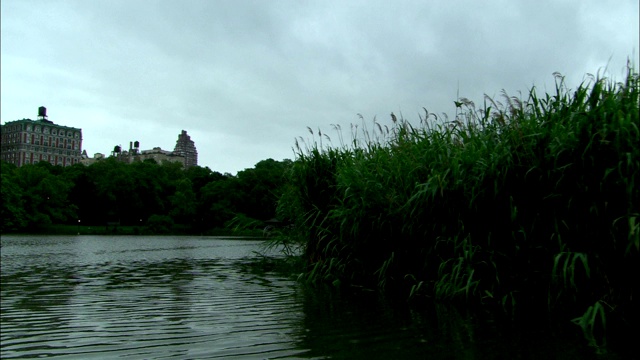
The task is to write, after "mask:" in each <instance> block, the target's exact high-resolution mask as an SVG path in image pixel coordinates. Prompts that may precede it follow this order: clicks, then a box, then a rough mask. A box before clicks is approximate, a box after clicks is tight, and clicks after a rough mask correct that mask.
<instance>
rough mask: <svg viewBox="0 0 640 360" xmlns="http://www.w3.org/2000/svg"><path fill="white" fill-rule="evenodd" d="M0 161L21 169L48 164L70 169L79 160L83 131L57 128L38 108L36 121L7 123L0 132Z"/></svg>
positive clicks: (26, 120) (62, 127)
mask: <svg viewBox="0 0 640 360" xmlns="http://www.w3.org/2000/svg"><path fill="white" fill-rule="evenodd" d="M0 141H1V143H0V159H2V160H4V161H6V162H8V163H11V164H15V165H16V166H22V165H25V164H35V163H38V162H40V161H47V162H50V163H51V164H53V165H61V166H70V165H73V164H78V163H80V160H81V159H82V129H79V128H74V127H69V126H64V125H57V124H54V123H53V122H52V121H50V120H48V119H47V109H46V108H45V107H44V106H41V107H40V108H38V118H37V120H31V119H22V120H15V121H9V122H7V123H6V124H4V125H2V126H1V130H0Z"/></svg>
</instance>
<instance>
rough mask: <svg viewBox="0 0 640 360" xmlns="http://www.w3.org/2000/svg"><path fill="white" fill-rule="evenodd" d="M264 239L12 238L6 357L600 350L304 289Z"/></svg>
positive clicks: (5, 258) (449, 355) (4, 290)
mask: <svg viewBox="0 0 640 360" xmlns="http://www.w3.org/2000/svg"><path fill="white" fill-rule="evenodd" d="M260 245H261V241H258V240H250V239H230V238H219V237H99V236H59V237H58V236H45V237H19V236H2V248H1V251H2V279H1V280H2V281H1V294H0V295H1V298H2V303H1V325H2V333H1V353H0V357H2V358H3V359H10V358H36V357H48V356H64V357H66V358H77V359H86V358H99V359H105V358H130V359H136V358H139V359H149V358H154V359H160V358H177V359H203V358H234V357H235V358H242V359H245V358H257V359H264V358H344V359H354V358H355V359H405V358H430V359H494V358H495V359H501V358H521V359H536V358H574V357H577V356H585V354H589V353H588V352H586V349H584V348H582V347H580V346H578V345H576V344H572V345H570V346H566V345H567V343H566V342H564V343H563V344H564V346H558V345H556V344H558V342H555V343H554V342H553V341H552V340H553V339H552V337H551V336H549V335H548V334H543V335H540V338H539V339H536V338H535V336H534V338H532V337H531V336H526V337H522V336H520V337H519V336H516V335H513V334H509V333H508V332H504V333H499V332H498V330H496V327H491V326H487V324H483V325H478V323H477V322H473V321H469V319H468V318H464V317H462V316H461V315H460V314H459V313H457V312H455V311H452V310H447V308H446V307H438V308H431V309H426V310H421V311H418V310H415V309H410V308H408V307H407V306H406V304H403V303H400V304H397V303H394V302H392V301H386V300H383V299H380V297H379V296H378V295H377V294H375V293H372V292H360V293H356V294H340V293H337V292H335V291H329V290H327V289H321V288H320V289H313V288H308V287H303V286H301V285H300V284H298V283H296V282H295V281H293V280H291V279H289V278H288V277H286V276H284V275H282V274H278V273H275V272H273V271H256V268H257V267H256V266H255V264H256V262H257V261H256V258H257V257H256V255H255V251H257V250H259V249H260ZM479 326H481V327H479ZM479 329H482V330H479ZM529 335H531V334H529ZM549 355H551V356H549Z"/></svg>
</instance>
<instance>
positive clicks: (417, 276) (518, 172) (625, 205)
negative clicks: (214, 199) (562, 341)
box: [279, 68, 640, 343]
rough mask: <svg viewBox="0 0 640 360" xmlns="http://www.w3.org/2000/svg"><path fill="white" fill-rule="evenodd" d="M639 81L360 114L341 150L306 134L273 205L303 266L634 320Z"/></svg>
mask: <svg viewBox="0 0 640 360" xmlns="http://www.w3.org/2000/svg"><path fill="white" fill-rule="evenodd" d="M638 85H639V78H638V74H637V73H636V72H635V71H633V69H631V68H629V71H628V75H627V77H626V79H625V81H624V82H622V83H615V82H613V81H610V80H607V79H591V81H590V82H585V83H583V84H581V85H580V86H579V87H578V88H577V89H575V90H571V89H568V88H567V87H566V86H565V84H564V79H563V78H562V77H561V76H560V75H558V74H556V88H555V92H554V93H552V94H544V95H542V96H540V95H538V94H537V91H536V89H535V88H533V89H531V90H530V91H529V92H528V95H527V97H526V98H525V99H521V98H516V97H510V96H508V95H507V94H503V97H502V98H501V99H500V101H497V100H494V99H490V98H486V99H485V104H484V106H483V107H482V108H481V109H478V108H476V107H475V106H474V104H473V103H472V102H471V101H469V100H467V99H458V101H456V102H455V104H456V109H457V111H456V114H455V117H454V119H453V120H452V121H449V120H448V119H447V118H446V117H438V116H436V115H435V114H431V113H429V112H428V111H426V110H425V114H424V116H422V117H420V119H419V123H417V124H412V123H410V122H409V121H408V120H406V119H404V118H398V117H396V116H395V115H393V114H392V115H391V117H392V119H391V121H392V123H391V125H390V126H383V125H382V124H381V123H379V122H378V121H376V120H375V119H374V120H373V122H372V123H371V124H368V125H367V124H366V122H365V121H364V120H363V122H362V124H361V125H359V126H355V125H354V126H352V129H351V140H350V141H349V142H346V141H345V140H344V136H343V135H342V132H341V129H340V128H339V127H338V126H335V130H337V133H338V144H337V145H334V144H333V143H332V142H331V139H330V137H329V136H327V135H326V134H322V133H320V132H319V131H318V133H317V134H314V132H313V131H312V130H311V129H309V131H310V133H311V135H312V137H313V139H312V140H303V139H302V138H300V139H299V140H298V141H296V153H297V158H296V161H295V163H294V166H293V168H292V170H291V174H290V182H289V185H288V189H287V191H286V192H285V194H284V196H283V197H282V199H281V201H280V205H279V213H280V216H282V217H287V218H290V219H292V220H293V221H294V223H295V227H293V229H292V230H291V232H290V233H289V238H288V240H287V241H289V242H292V243H297V244H300V245H301V246H303V247H304V251H303V253H304V255H303V257H304V259H305V260H306V263H307V270H306V271H305V272H304V274H303V276H302V277H303V278H305V279H307V280H309V281H312V282H318V281H324V282H330V283H334V284H342V285H345V284H352V285H358V286H365V287H372V288H374V287H380V288H385V289H386V288H388V289H404V290H405V291H406V292H407V295H411V296H412V297H414V298H422V297H432V298H436V299H439V300H442V301H449V302H456V303H461V304H469V305H473V306H481V307H490V308H499V309H502V310H503V311H504V313H505V314H508V315H509V316H511V317H513V318H523V317H533V316H535V315H534V314H538V313H541V312H542V313H548V314H556V315H558V316H567V315H560V314H568V316H569V318H574V317H575V322H576V323H577V324H579V325H580V326H581V328H582V329H583V330H584V331H585V335H587V337H589V336H591V337H592V338H594V336H595V335H594V334H595V333H599V332H600V331H601V330H602V328H604V325H605V323H606V324H607V325H608V324H609V323H610V322H609V321H606V319H607V318H610V319H615V320H616V321H617V323H619V324H627V325H630V324H631V322H633V323H634V324H635V325H636V326H637V321H638V311H637V310H636V307H635V306H634V304H633V298H634V297H635V298H638V296H640V294H638V286H637V285H635V284H638V283H640V280H639V279H638V277H639V275H640V258H639V257H640V256H639V253H640V196H639V191H640V190H639V189H640V130H639V128H640V121H639V118H638V111H639V107H638V104H639V102H638V101H639V86H638ZM327 144H328V145H327ZM630 281H632V283H630ZM594 343H596V342H595V340H594Z"/></svg>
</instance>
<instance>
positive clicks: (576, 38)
mask: <svg viewBox="0 0 640 360" xmlns="http://www.w3.org/2000/svg"><path fill="white" fill-rule="evenodd" d="M0 4H1V5H0V6H1V12H0V14H1V21H0V23H1V26H2V28H1V36H2V39H1V43H0V44H1V45H0V46H1V51H2V53H1V62H0V64H1V86H2V88H1V101H0V104H1V117H0V119H1V121H2V123H3V124H4V123H6V122H8V121H12V120H18V119H22V118H31V119H35V118H36V116H37V109H38V106H41V105H44V106H46V107H47V110H48V115H49V119H50V120H52V121H53V122H55V123H56V124H61V125H67V126H73V127H79V128H82V130H83V137H84V142H83V149H86V150H87V152H88V153H89V154H90V155H93V154H94V153H96V152H101V153H107V154H108V153H109V152H110V151H111V150H112V149H113V147H114V145H119V144H121V145H123V147H125V148H128V145H129V142H130V141H136V140H138V141H140V143H141V146H140V147H141V149H143V150H145V149H151V148H153V147H156V146H159V147H161V148H163V149H165V150H173V147H174V146H175V143H176V140H177V138H178V134H179V133H180V132H181V130H186V131H187V132H188V134H189V135H191V138H192V140H194V141H195V144H196V147H197V150H198V154H199V162H198V163H199V165H200V166H208V167H209V168H211V169H212V170H214V171H219V172H222V173H224V172H229V173H232V174H235V173H236V172H237V171H239V170H243V169H245V168H251V167H253V166H254V165H255V164H256V163H257V162H259V161H260V160H264V159H267V158H273V159H276V160H282V159H285V158H288V159H293V158H294V152H293V150H292V148H293V146H294V141H295V139H296V137H299V136H302V137H303V138H308V137H309V136H310V134H309V132H308V131H307V126H309V127H311V128H313V129H314V130H315V129H318V128H319V129H321V130H322V131H323V132H324V133H327V134H328V135H329V136H331V137H332V138H333V139H334V143H336V138H337V134H335V132H334V131H333V130H332V126H331V124H340V125H341V127H342V128H343V129H344V130H343V131H345V132H346V134H344V137H345V138H349V137H350V132H349V128H350V124H358V123H360V122H361V120H360V119H359V117H358V115H357V114H362V116H363V117H364V119H365V120H368V121H371V119H373V118H374V117H377V119H378V120H379V121H380V122H382V123H385V122H387V121H389V118H390V116H389V114H390V113H391V112H394V113H395V114H402V116H404V118H406V119H408V120H410V121H419V118H418V114H419V113H421V112H422V111H423V110H422V108H423V107H425V108H427V109H428V110H429V111H430V112H435V113H437V114H442V113H446V114H448V115H450V116H451V115H453V114H455V106H454V104H453V101H454V100H456V99H457V97H458V96H459V97H466V98H469V99H470V100H472V101H474V102H476V103H477V104H482V102H483V95H484V94H487V95H489V96H492V97H496V96H499V95H500V93H501V90H502V89H504V90H506V91H507V92H508V93H510V94H512V95H517V93H518V91H522V92H524V93H526V92H527V91H528V89H530V88H531V86H534V85H535V86H536V87H537V88H538V89H539V90H540V91H543V90H544V89H545V88H547V89H549V90H551V89H552V88H553V81H554V79H553V76H552V73H553V72H556V71H558V72H560V73H562V74H563V75H565V77H566V81H567V83H568V84H569V86H572V87H575V86H576V85H577V84H579V83H580V82H581V81H583V80H584V79H585V74H586V73H593V74H595V73H597V72H600V73H603V72H605V70H606V75H607V76H609V77H611V78H614V79H615V80H617V81H620V80H622V79H623V78H624V72H625V70H624V69H625V66H626V63H627V60H628V59H630V60H631V61H632V63H633V64H635V65H636V68H637V64H638V59H639V55H638V47H639V45H638V43H639V40H638V33H639V29H638V22H639V19H638V12H639V10H638V1H637V0H615V1H614V0H612V1H607V0H558V1H545V0H542V1H530V0H522V1H519V0H504V1H455V0H446V1H445V0H442V1H435V0H434V1H355V0H349V1H343V0H335V1H330V0H327V1H281V0H275V1H267V0H261V1H239V0H238V1H236V0H233V1H222V0H215V1H214V0H180V1H179V0H135V1H132V0H91V1H87V0H2V2H1V3H0Z"/></svg>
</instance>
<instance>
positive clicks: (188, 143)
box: [173, 130, 198, 169]
mask: <svg viewBox="0 0 640 360" xmlns="http://www.w3.org/2000/svg"><path fill="white" fill-rule="evenodd" d="M173 153H174V154H176V155H180V156H183V157H184V168H185V169H186V168H188V167H191V166H197V165H198V151H197V150H196V145H195V143H194V142H193V140H191V136H189V135H187V132H186V131H185V130H182V133H180V135H178V141H176V147H175V148H174V149H173Z"/></svg>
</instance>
